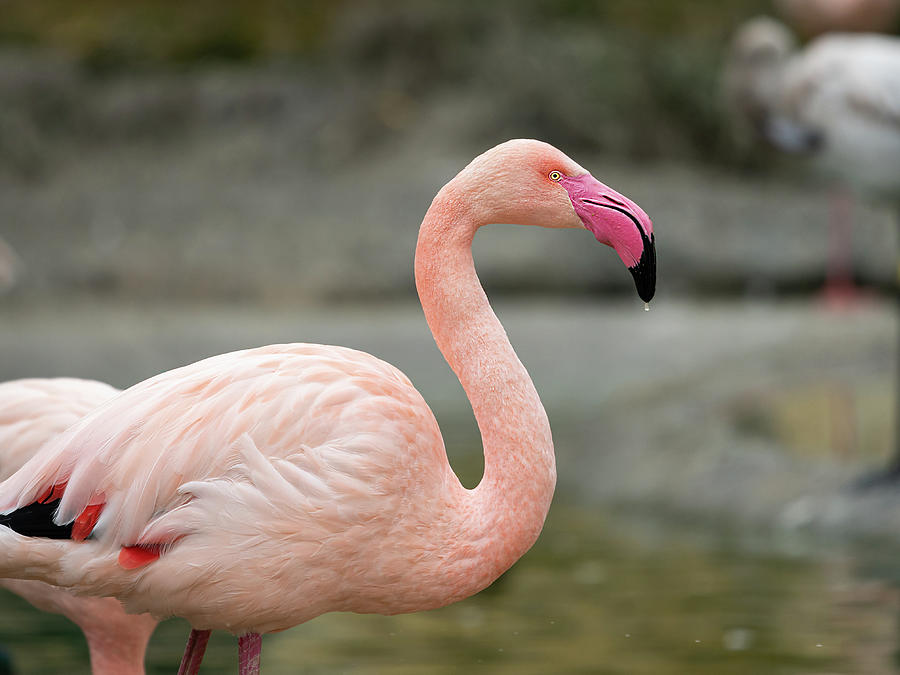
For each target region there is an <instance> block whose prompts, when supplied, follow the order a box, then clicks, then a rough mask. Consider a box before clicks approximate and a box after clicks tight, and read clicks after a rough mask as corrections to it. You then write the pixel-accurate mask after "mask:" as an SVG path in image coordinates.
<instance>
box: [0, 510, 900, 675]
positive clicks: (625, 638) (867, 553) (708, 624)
mask: <svg viewBox="0 0 900 675" xmlns="http://www.w3.org/2000/svg"><path fill="white" fill-rule="evenodd" d="M876 553H877V555H876ZM892 559H895V556H892V555H889V554H888V552H885V551H880V552H877V551H875V550H866V549H865V548H863V547H859V546H857V547H852V548H846V547H842V548H837V547H834V546H829V547H822V546H816V547H813V546H810V545H809V544H808V543H806V542H803V541H800V540H798V539H797V538H796V535H785V534H782V535H779V536H778V537H776V538H773V537H772V536H770V535H765V536H762V535H759V536H749V535H746V534H743V535H739V534H737V533H735V532H733V531H728V530H716V531H714V530H709V529H698V528H695V527H692V526H687V525H686V524H684V523H675V522H671V521H662V522H661V521H659V520H658V519H653V520H650V519H648V518H646V517H634V516H624V515H622V514H614V513H610V512H608V511H605V512H601V511H598V510H593V509H586V508H581V507H578V508H576V507H573V506H566V505H557V506H555V507H554V509H553V511H552V513H551V515H550V518H549V520H548V522H547V526H546V528H545V530H544V533H543V535H542V536H541V539H540V541H539V542H538V544H537V545H536V546H535V547H534V549H532V551H531V552H529V554H528V555H526V556H525V558H523V559H522V560H521V561H520V562H519V563H518V564H517V565H516V566H515V567H514V568H513V569H512V570H511V571H510V572H509V573H507V574H506V575H505V576H504V577H503V578H501V579H500V580H499V581H498V582H497V583H496V584H494V586H492V587H491V588H489V589H488V590H486V591H484V592H483V593H481V594H479V595H478V596H476V597H474V598H471V599H469V600H467V601H464V602H462V603H459V604H456V605H453V606H451V607H447V608H444V609H441V610H437V611H432V612H425V613H420V614H415V615H404V616H396V617H381V616H364V615H353V614H332V615H326V616H324V617H320V618H318V619H316V620H314V621H311V622H310V623H308V624H306V625H304V626H299V627H297V628H295V629H292V630H290V631H287V632H284V633H281V634H276V635H270V636H267V637H266V638H265V641H264V651H263V672H264V673H267V675H273V674H276V673H297V672H302V673H310V674H315V673H323V674H324V673H352V674H367V675H368V674H372V675H374V674H376V673H397V674H402V675H405V674H410V675H412V674H413V673H435V674H444V673H446V674H448V675H449V674H450V673H458V672H476V673H510V674H512V673H535V674H537V673H551V672H552V673H623V674H624V673H641V674H643V673H646V674H648V675H649V674H651V673H653V674H655V675H666V674H668V673H671V674H673V675H675V674H679V675H682V674H684V673H693V674H697V675H706V674H708V675H713V674H721V673H733V674H735V675H741V674H744V673H746V674H747V675H751V674H753V675H757V674H759V673H773V674H782V673H783V674H793V673H798V674H799V673H805V674H808V673H822V674H825V673H828V674H835V673H848V674H849V673H867V674H876V675H877V674H878V673H893V672H897V670H896V668H895V666H894V663H895V652H896V642H897V631H896V617H897V608H898V600H897V599H898V594H897V591H896V589H895V586H894V584H893V582H892V580H891V576H892V574H893V570H892V568H891V566H890V560H892ZM187 632H188V627H187V625H186V624H185V623H184V622H183V621H180V620H170V621H167V622H165V623H163V624H162V625H160V627H159V628H158V629H157V632H156V633H155V634H154V636H153V639H152V642H151V645H150V649H149V653H148V656H147V670H148V672H149V673H173V672H175V670H176V669H177V663H178V660H179V658H180V655H181V652H182V649H183V646H184V640H185V638H186V637H187ZM0 639H2V642H3V644H4V645H5V646H6V648H7V650H8V651H9V652H10V653H11V654H12V657H13V659H14V662H15V664H16V667H17V668H18V671H17V672H19V673H22V674H28V673H52V672H73V673H75V672H83V673H86V672H88V670H89V669H88V658H87V650H86V647H85V645H84V644H83V640H82V639H81V637H80V635H79V633H78V632H77V631H76V630H75V629H74V628H73V627H72V626H71V625H70V624H68V622H66V621H65V620H64V619H62V618H60V617H56V616H49V615H45V614H42V613H40V612H37V611H36V610H33V609H32V608H31V607H30V606H28V605H27V604H26V603H24V602H23V601H21V600H19V599H18V598H16V597H14V596H12V595H10V594H7V593H4V595H3V602H2V608H0ZM236 669H237V662H236V646H235V641H234V640H233V639H232V638H230V636H227V635H216V636H214V638H213V639H212V640H211V642H210V647H209V651H208V653H207V657H206V660H205V662H204V666H203V670H202V672H203V673H234V672H236Z"/></svg>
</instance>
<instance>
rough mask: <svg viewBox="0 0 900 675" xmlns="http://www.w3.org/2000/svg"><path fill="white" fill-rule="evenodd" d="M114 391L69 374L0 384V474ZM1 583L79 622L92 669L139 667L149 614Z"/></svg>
mask: <svg viewBox="0 0 900 675" xmlns="http://www.w3.org/2000/svg"><path fill="white" fill-rule="evenodd" d="M117 393H118V390H117V389H114V388H113V387H110V386H108V385H106V384H103V383H101V382H93V381H90V380H78V379H70V378H55V379H29V380H15V381H11V382H4V383H2V384H0V479H6V478H7V477H9V476H10V475H11V474H12V473H14V472H15V471H17V470H18V469H19V468H20V467H21V466H22V465H23V464H25V462H26V461H27V460H28V459H30V458H31V457H32V456H33V455H34V454H36V453H37V451H38V450H39V449H40V448H41V447H42V446H43V445H44V444H46V443H47V442H48V441H50V440H52V439H54V438H57V437H58V436H59V435H60V434H61V433H62V432H63V431H65V430H66V429H67V428H68V427H70V426H71V425H72V424H74V423H75V422H76V421H78V420H79V419H80V418H81V417H83V416H84V415H86V414H87V413H88V412H90V411H91V410H92V409H94V408H96V407H97V406H98V405H100V404H101V403H103V402H105V401H107V400H108V399H110V398H111V397H113V396H115V395H116V394H117ZM0 586H3V587H4V588H6V589H8V590H10V591H12V592H13V593H16V594H17V595H20V596H21V597H23V598H25V599H26V600H27V601H28V602H30V603H31V604H32V605H34V606H35V607H37V608H38V609H41V610H43V611H45V612H52V613H54V614H62V615H63V616H65V617H66V618H68V619H69V620H70V621H72V622H73V623H75V624H76V625H78V627H79V628H81V630H82V631H83V632H84V635H85V637H86V638H87V641H88V646H89V648H90V654H91V665H92V670H93V672H94V673H95V675H101V674H103V673H108V674H119V675H126V674H128V673H143V672H144V650H145V648H146V646H147V641H148V640H149V639H150V635H151V633H152V632H153V629H154V628H155V627H156V621H155V620H154V619H152V618H151V617H150V616H147V615H138V616H135V615H129V614H126V613H125V611H124V610H123V609H122V605H121V604H119V602H118V601H117V600H115V599H113V598H92V597H84V596H75V595H73V594H72V593H70V592H69V591H67V590H65V589H61V588H57V587H55V586H50V585H49V584H45V583H42V582H40V581H26V580H22V579H0Z"/></svg>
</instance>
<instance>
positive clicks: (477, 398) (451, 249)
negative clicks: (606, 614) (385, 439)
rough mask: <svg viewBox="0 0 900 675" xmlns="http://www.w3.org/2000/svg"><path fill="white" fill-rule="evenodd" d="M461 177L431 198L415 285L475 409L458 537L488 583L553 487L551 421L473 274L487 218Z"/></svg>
mask: <svg viewBox="0 0 900 675" xmlns="http://www.w3.org/2000/svg"><path fill="white" fill-rule="evenodd" d="M457 185H458V179H457V180H454V181H451V183H449V184H448V185H447V186H445V187H444V189H443V190H441V192H439V193H438V195H437V197H435V199H434V202H433V203H432V205H431V208H430V209H429V210H428V213H427V214H426V215H425V220H424V221H423V222H422V226H421V228H420V230H419V240H418V245H417V246H416V263H415V271H416V288H417V290H418V293H419V298H420V300H421V302H422V309H423V310H424V312H425V319H426V321H427V322H428V326H429V328H431V332H432V334H433V335H434V339H435V342H436V343H437V346H438V349H440V350H441V353H442V354H443V355H444V358H445V359H446V360H447V362H448V363H449V364H450V367H451V368H452V369H453V371H454V372H455V373H456V376H457V377H458V378H459V381H460V383H461V384H462V386H463V389H465V392H466V395H467V396H468V398H469V401H470V403H471V405H472V409H473V411H474V413H475V418H476V420H477V421H478V428H479V429H480V431H481V437H482V442H483V444H484V466H485V469H484V477H483V479H482V480H481V483H480V484H479V485H478V487H477V488H475V489H474V490H471V491H467V494H466V495H465V498H464V501H465V504H464V505H463V509H462V510H463V512H464V513H463V516H464V517H463V518H461V519H460V521H458V522H457V526H458V527H459V529H460V530H461V531H460V533H459V540H460V542H463V541H465V542H479V548H480V550H478V551H474V552H473V553H475V555H477V556H478V557H479V558H481V561H480V562H481V564H482V565H483V566H484V567H485V569H486V570H487V571H486V573H485V576H490V578H489V579H485V580H484V585H487V584H488V583H490V582H491V581H493V579H494V578H495V577H496V576H497V575H499V574H500V573H502V572H503V571H504V570H506V569H507V568H508V567H509V566H510V565H512V563H513V562H515V561H516V560H517V559H518V558H519V557H520V556H521V555H522V554H523V553H525V551H527V550H528V549H529V548H530V547H531V545H532V544H533V543H534V541H535V540H536V539H537V536H538V534H539V533H540V531H541V527H542V526H543V524H544V519H545V517H546V515H547V511H548V509H549V507H550V500H551V498H552V496H553V489H554V486H555V484H556V463H555V459H554V455H553V441H552V438H551V436H550V424H549V422H548V420H547V415H546V413H545V412H544V407H543V405H541V401H540V398H538V394H537V391H536V390H535V388H534V385H533V384H532V382H531V378H530V377H529V376H528V373H527V371H526V370H525V367H524V366H523V365H522V363H521V362H520V361H519V359H518V357H517V356H516V353H515V351H513V348H512V346H511V345H510V343H509V339H508V338H507V336H506V332H505V331H504V330H503V326H501V325H500V322H499V320H498V319H497V317H496V315H495V314H494V312H493V311H492V310H491V306H490V304H489V302H488V299H487V297H486V296H485V293H484V289H482V287H481V284H480V283H479V281H478V277H477V275H476V274H475V266H474V263H473V260H472V240H473V237H474V235H475V231H476V230H477V229H478V228H479V227H480V226H481V225H484V224H486V223H485V222H481V219H480V218H479V217H478V214H477V213H474V212H473V211H472V209H471V206H470V205H469V204H468V203H467V201H466V200H465V199H463V198H462V196H461V194H460V193H461V192H462V191H461V190H459V189H458V188H457Z"/></svg>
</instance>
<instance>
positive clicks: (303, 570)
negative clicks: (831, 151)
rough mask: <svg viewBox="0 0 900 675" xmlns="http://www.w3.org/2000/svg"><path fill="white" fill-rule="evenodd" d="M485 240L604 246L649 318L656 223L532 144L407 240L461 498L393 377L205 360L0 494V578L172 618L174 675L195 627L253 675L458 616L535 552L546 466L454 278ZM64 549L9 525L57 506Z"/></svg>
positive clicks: (464, 279) (105, 410) (546, 457)
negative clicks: (317, 624) (182, 624)
mask: <svg viewBox="0 0 900 675" xmlns="http://www.w3.org/2000/svg"><path fill="white" fill-rule="evenodd" d="M488 223H518V224H523V225H541V226H545V227H555V228H564V227H565V228H582V229H585V228H586V229H588V230H589V231H591V232H592V233H593V234H594V236H595V237H596V238H597V239H598V240H599V241H600V242H602V243H604V244H608V245H610V246H612V247H613V248H614V249H615V250H616V252H617V253H618V254H619V257H620V258H621V259H622V260H623V262H624V263H625V265H626V266H627V267H628V268H629V269H630V270H631V272H632V274H633V276H634V279H635V283H636V286H637V289H638V293H639V295H640V296H641V297H642V298H643V299H644V300H645V301H649V300H650V299H651V297H652V296H653V293H654V288H655V283H656V254H655V248H654V238H653V231H652V224H651V222H650V219H649V218H648V217H647V215H646V214H645V213H644V212H643V211H642V210H641V208H640V207H638V206H637V205H636V204H635V203H634V202H632V201H630V200H629V199H627V198H625V197H623V196H622V195H620V194H619V193H617V192H616V191H614V190H612V189H610V188H608V187H607V186H605V185H604V184H602V183H600V182H599V181H598V180H596V179H595V178H594V177H593V176H591V175H590V174H589V173H588V172H587V171H585V170H584V169H583V168H582V167H580V166H579V165H578V164H576V163H575V162H573V161H572V160H571V159H569V158H568V157H567V156H566V155H564V154H563V153H562V152H560V151H559V150H557V149H555V148H553V147H552V146H550V145H547V144H546V143H542V142H539V141H533V140H514V141H509V142H507V143H503V144H501V145H499V146H497V147H495V148H493V149H491V150H488V151H487V152H485V153H484V154H482V155H481V156H479V157H477V158H476V159H475V160H474V161H472V162H471V163H470V164H469V165H468V166H467V167H466V168H464V169H463V170H462V171H461V172H460V173H459V174H458V175H457V176H456V177H455V178H453V180H451V181H450V182H449V183H448V184H447V185H446V186H444V188H443V189H442V190H441V191H440V192H439V193H438V195H437V196H436V197H435V199H434V201H433V203H432V204H431V207H430V208H429V210H428V213H427V214H426V215H425V219H424V221H423V223H422V226H421V229H420V230H419V240H418V246H417V248H416V259H415V277H416V287H417V289H418V292H419V297H420V299H421V302H422V307H423V309H424V312H425V319H426V321H427V322H428V325H429V327H430V328H431V330H432V333H433V335H434V338H435V341H436V342H437V345H438V348H439V349H440V350H441V353H442V354H443V355H444V356H445V358H446V359H447V361H448V362H449V364H450V366H451V367H452V368H453V370H454V372H455V373H456V375H457V376H458V377H459V380H460V382H461V383H462V385H463V387H464V388H465V391H466V393H467V395H468V397H469V400H470V401H471V404H472V408H473V410H474V413H475V417H476V419H477V421H478V425H479V427H480V430H481V434H482V438H483V442H484V454H485V471H484V477H483V479H482V481H481V483H480V484H479V485H478V486H477V487H476V488H475V489H472V490H468V489H466V488H464V487H463V486H462V485H461V484H460V482H459V480H458V479H457V477H456V475H455V474H454V473H453V470H452V469H451V467H450V464H449V463H448V461H447V455H446V452H445V450H444V444H443V440H442V438H441V434H440V430H439V429H438V424H437V421H436V420H435V418H434V415H433V414H432V412H431V410H430V409H429V408H428V405H427V404H426V403H425V401H424V400H423V399H422V397H421V395H420V394H419V393H418V391H416V389H415V388H414V387H413V385H412V384H411V383H410V381H409V380H408V379H407V378H406V377H405V376H404V375H403V374H402V373H401V372H400V371H398V370H397V369H396V368H394V367H393V366H391V365H389V364H387V363H384V362H383V361H380V360H379V359H377V358H375V357H374V356H371V355H369V354H365V353H362V352H358V351H354V350H352V349H346V348H343V347H333V346H322V345H311V344H287V345H273V346H268V347H261V348H258V349H249V350H245V351H239V352H234V353H231V354H223V355H219V356H214V357H212V358H209V359H206V360H203V361H200V362H198V363H194V364H192V365H189V366H185V367H183V368H178V369H176V370H172V371H169V372H167V373H163V374H161V375H158V376H156V377H153V378H151V379H149V380H146V381H144V382H141V383H139V384H137V385H135V386H133V387H131V388H130V389H128V390H126V391H125V392H123V393H122V394H120V395H119V396H117V397H116V398H114V399H112V400H110V401H109V402H107V403H106V404H104V405H102V406H101V407H100V408H99V409H97V410H96V411H94V412H92V413H90V414H88V415H87V416H86V417H85V418H83V419H82V420H81V421H80V422H79V423H77V424H76V425H75V426H74V427H72V428H71V429H70V430H69V431H68V432H67V433H66V434H65V435H64V437H62V438H60V439H59V440H58V441H57V442H54V443H52V444H51V445H49V446H48V447H47V448H46V449H45V450H44V451H43V452H41V454H40V455H38V456H37V457H35V458H34V459H33V460H32V461H31V462H29V463H28V464H27V465H26V466H25V467H23V468H22V470H20V471H19V472H18V473H16V474H15V475H14V476H13V477H12V478H10V479H9V480H7V481H6V482H5V483H4V484H3V485H2V486H0V509H2V510H4V511H5V512H7V513H9V514H10V515H9V516H7V517H6V521H5V522H6V523H7V524H8V525H9V526H10V527H11V528H13V529H17V530H19V531H20V532H21V533H17V532H14V531H13V530H12V529H7V528H0V544H2V545H0V574H2V575H5V576H17V577H27V578H34V579H39V580H42V581H46V582H50V583H54V584H57V585H62V586H67V587H72V588H76V589H79V590H81V591H83V592H87V593H91V594H96V595H113V596H116V597H118V598H119V599H120V600H122V602H123V603H124V604H125V607H126V608H128V609H129V610H131V611H140V612H150V613H151V614H153V615H155V616H168V615H176V616H181V617H184V618H186V619H187V620H188V621H189V622H190V623H191V625H192V627H193V631H192V633H191V637H190V639H189V641H188V646H187V649H186V650H185V655H184V659H183V661H182V668H181V671H180V672H182V673H195V672H196V670H197V668H198V667H199V664H200V659H201V658H202V654H203V649H204V648H205V644H206V640H207V639H208V636H209V631H210V630H212V629H221V630H227V631H230V632H232V633H234V634H236V635H238V636H239V662H240V672H241V673H242V675H246V674H248V673H258V671H259V658H260V651H261V638H260V635H261V634H263V633H268V632H273V631H281V630H285V629H287V628H290V627H292V626H295V625H297V624H300V623H303V622H305V621H308V620H309V619H312V618H313V617H315V616H318V615H319V614H322V613H324V612H330V611H352V612H361V613H380V614H397V613H401V612H413V611H418V610H424V609H429V608H435V607H441V606H443V605H447V604H449V603H452V602H456V601H458V600H462V599H463V598H466V597H468V596H470V595H472V594H474V593H477V592H478V591H480V590H481V589H483V588H485V587H486V586H488V585H489V584H490V583H491V582H493V581H494V580H495V579H496V578H497V577H498V576H499V575H500V574H501V573H503V571H505V570H506V569H507V568H509V567H510V566H511V565H512V564H513V563H514V562H515V561H516V560H517V559H518V558H519V557H520V556H521V555H522V554H523V553H525V551H527V550H528V549H529V548H530V547H531V545H532V544H533V543H534V541H535V539H536V538H537V536H538V534H539V533H540V531H541V527H542V526H543V523H544V518H545V516H546V514H547V510H548V508H549V505H550V499H551V496H552V495H553V489H554V485H555V482H556V465H555V460H554V454H553V444H552V440H551V436H550V425H549V423H548V421H547V416H546V414H545V412H544V408H543V406H542V405H541V401H540V399H539V398H538V395H537V392H536V391H535V388H534V385H533V384H532V382H531V379H530V378H529V377H528V373H527V372H526V370H525V368H524V366H523V365H522V364H521V363H520V362H519V359H518V358H517V357H516V354H515V352H514V351H513V348H512V346H511V345H510V343H509V340H508V339H507V337H506V334H505V332H504V330H503V327H502V326H501V325H500V323H499V321H498V320H497V317H496V316H495V315H494V313H493V311H492V310H491V307H490V304H489V303H488V300H487V297H486V296H485V293H484V290H483V289H482V287H481V285H480V283H479V281H478V277H477V276H476V274H475V268H474V265H473V261H472V252H471V244H472V238H473V237H474V235H475V231H476V230H477V229H478V228H479V227H481V226H482V225H486V224H488ZM56 500H59V507H58V510H57V512H56V515H55V518H54V522H55V523H57V524H64V523H74V525H73V530H72V539H63V540H53V539H48V538H38V537H33V536H28V535H29V534H32V532H33V527H30V526H29V525H27V524H26V525H24V526H21V525H20V523H19V522H18V521H19V518H18V516H17V514H19V513H21V510H22V509H23V508H26V507H28V506H29V505H31V504H34V503H36V502H51V503H52V502H55V501H56Z"/></svg>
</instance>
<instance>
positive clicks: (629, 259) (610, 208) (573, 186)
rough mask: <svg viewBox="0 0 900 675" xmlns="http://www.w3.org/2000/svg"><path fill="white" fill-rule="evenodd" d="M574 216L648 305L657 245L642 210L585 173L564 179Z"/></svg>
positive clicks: (646, 216) (564, 177)
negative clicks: (613, 256)
mask: <svg viewBox="0 0 900 675" xmlns="http://www.w3.org/2000/svg"><path fill="white" fill-rule="evenodd" d="M559 184H560V185H562V186H563V187H564V188H565V189H566V192H568V193H569V199H571V200H572V206H573V207H574V208H575V213H576V214H578V217H579V218H581V222H582V223H584V227H585V228H586V229H588V230H590V231H591V232H593V233H594V236H595V237H596V238H597V241H599V242H600V243H601V244H606V245H607V246H612V247H613V248H614V249H615V251H616V253H618V254H619V258H621V259H622V262H623V263H625V267H627V268H628V271H629V272H631V275H632V276H633V277H634V284H635V286H636V287H637V292H638V295H639V296H640V297H641V300H643V301H644V302H650V300H651V299H652V298H653V294H654V293H655V292H656V244H655V239H654V236H653V223H652V222H651V221H650V217H649V216H648V215H647V214H646V213H644V210H643V209H642V208H641V207H640V206H638V205H637V204H635V203H634V202H633V201H631V200H630V199H628V198H627V197H625V196H623V195H621V194H619V193H618V192H616V191H615V190H613V189H612V188H611V187H608V186H606V185H604V184H603V183H601V182H600V181H599V180H597V179H596V178H594V177H593V176H592V175H591V174H589V173H585V174H581V175H580V176H563V177H562V178H561V179H560V181H559Z"/></svg>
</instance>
